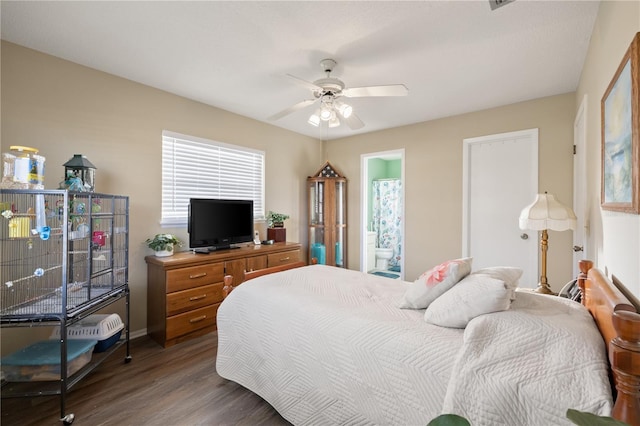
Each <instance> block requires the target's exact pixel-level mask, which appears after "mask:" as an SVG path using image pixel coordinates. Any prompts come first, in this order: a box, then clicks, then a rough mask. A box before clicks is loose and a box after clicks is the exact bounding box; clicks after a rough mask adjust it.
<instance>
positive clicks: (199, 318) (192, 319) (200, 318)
mask: <svg viewBox="0 0 640 426" xmlns="http://www.w3.org/2000/svg"><path fill="white" fill-rule="evenodd" d="M206 319H207V316H206V315H200V316H199V317H195V318H191V319H190V320H189V322H190V323H191V324H193V323H195V322H200V321H203V320H206Z"/></svg>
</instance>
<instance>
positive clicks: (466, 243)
mask: <svg viewBox="0 0 640 426" xmlns="http://www.w3.org/2000/svg"><path fill="white" fill-rule="evenodd" d="M538 134H539V132H538V129H537V128H533V129H526V130H519V131H515V132H507V133H498V134H494V135H486V136H479V137H474V138H466V139H463V141H462V143H463V149H462V257H468V256H470V249H471V247H470V246H471V244H470V238H471V235H470V234H469V231H470V230H469V223H470V213H471V212H470V205H469V204H470V203H469V197H470V196H471V194H470V186H471V185H470V181H469V179H470V176H471V173H470V170H469V168H470V166H471V163H470V161H471V160H470V156H471V148H472V147H473V146H474V145H477V144H482V143H492V142H498V141H500V140H505V139H517V138H522V137H527V138H530V139H532V140H533V141H534V144H535V148H536V149H535V150H533V152H532V154H531V158H530V160H531V166H532V167H531V169H532V170H533V171H534V172H533V173H532V175H531V176H530V179H531V180H530V188H532V189H533V194H531V201H533V199H534V196H535V194H536V193H537V192H538V170H539V169H538V167H539V165H538V157H539V155H538ZM524 207H526V206H522V208H524ZM514 219H516V220H517V218H514ZM536 235H537V233H536ZM538 247H539V244H537V243H536V250H535V255H534V256H533V258H532V260H531V262H532V264H531V265H530V267H531V268H533V269H532V270H533V271H535V272H536V275H537V272H538V271H539V268H538V265H539V255H540V250H538ZM533 260H535V264H534V262H533Z"/></svg>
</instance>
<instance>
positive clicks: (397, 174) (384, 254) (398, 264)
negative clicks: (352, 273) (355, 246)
mask: <svg viewBox="0 0 640 426" xmlns="http://www.w3.org/2000/svg"><path fill="white" fill-rule="evenodd" d="M360 166H361V167H360V170H362V176H361V180H360V181H361V189H360V194H361V202H360V206H361V212H360V214H361V221H360V223H361V224H362V226H361V231H360V270H361V271H362V272H367V273H370V274H375V275H379V276H383V277H388V278H400V279H404V257H405V256H404V229H405V223H404V149H399V150H393V151H383V152H374V153H370V154H362V155H361V156H360Z"/></svg>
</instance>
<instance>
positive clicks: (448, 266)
mask: <svg viewBox="0 0 640 426" xmlns="http://www.w3.org/2000/svg"><path fill="white" fill-rule="evenodd" d="M472 260H473V259H472V258H471V257H466V258H463V259H455V260H448V261H446V262H443V263H441V264H440V265H437V266H434V267H433V268H431V269H429V270H428V271H426V272H425V273H423V274H422V275H420V277H419V278H418V279H417V280H415V281H414V282H413V283H412V284H410V285H409V287H408V288H407V291H406V292H405V293H404V296H403V297H402V300H401V301H400V302H399V303H398V307H399V308H402V309H425V308H426V307H427V306H429V304H430V303H431V302H433V301H434V300H436V299H437V298H438V296H440V295H441V294H443V293H444V292H446V291H447V290H449V289H450V288H451V287H453V286H454V285H455V284H456V283H457V282H458V281H460V280H461V279H463V278H464V277H466V276H467V275H469V272H471V261H472Z"/></svg>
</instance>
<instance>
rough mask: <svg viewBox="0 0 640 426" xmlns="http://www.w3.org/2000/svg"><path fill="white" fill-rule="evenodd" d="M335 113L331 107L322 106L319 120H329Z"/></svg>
mask: <svg viewBox="0 0 640 426" xmlns="http://www.w3.org/2000/svg"><path fill="white" fill-rule="evenodd" d="M335 115H336V113H335V111H333V110H332V109H331V108H328V107H322V109H321V110H320V120H322V121H329V120H331V118H332V117H335Z"/></svg>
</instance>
